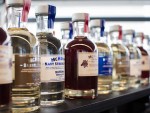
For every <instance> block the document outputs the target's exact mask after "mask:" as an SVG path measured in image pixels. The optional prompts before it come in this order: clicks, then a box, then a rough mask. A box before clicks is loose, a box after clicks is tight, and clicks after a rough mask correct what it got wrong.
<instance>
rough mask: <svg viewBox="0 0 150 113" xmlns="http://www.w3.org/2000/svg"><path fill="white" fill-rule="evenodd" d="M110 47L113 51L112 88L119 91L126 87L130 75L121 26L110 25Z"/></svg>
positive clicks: (127, 54) (127, 52) (127, 53)
mask: <svg viewBox="0 0 150 113" xmlns="http://www.w3.org/2000/svg"><path fill="white" fill-rule="evenodd" d="M110 38H111V41H112V44H111V48H112V51H113V72H112V73H113V74H112V78H113V82H112V90H113V91H121V90H126V89H128V83H129V82H128V80H129V75H130V62H129V51H128V49H127V48H126V47H125V46H124V45H123V44H122V26H120V25H114V26H111V27H110Z"/></svg>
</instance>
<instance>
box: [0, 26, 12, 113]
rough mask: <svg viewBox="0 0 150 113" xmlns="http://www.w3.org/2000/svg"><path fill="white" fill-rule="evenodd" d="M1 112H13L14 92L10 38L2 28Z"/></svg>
mask: <svg viewBox="0 0 150 113" xmlns="http://www.w3.org/2000/svg"><path fill="white" fill-rule="evenodd" d="M0 36H1V38H0V56H1V57H0V112H6V111H9V110H11V109H10V108H11V90H12V75H11V73H12V72H11V71H12V68H11V67H12V65H11V63H12V62H11V56H12V47H11V46H10V44H9V43H10V42H9V40H10V37H9V36H8V35H7V33H6V32H5V31H4V30H3V28H2V27H0Z"/></svg>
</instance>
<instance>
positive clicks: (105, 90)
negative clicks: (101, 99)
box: [98, 84, 112, 94]
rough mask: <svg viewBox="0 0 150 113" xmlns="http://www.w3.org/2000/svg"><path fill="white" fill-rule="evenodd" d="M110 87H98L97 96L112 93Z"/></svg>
mask: <svg viewBox="0 0 150 113" xmlns="http://www.w3.org/2000/svg"><path fill="white" fill-rule="evenodd" d="M111 89H112V88H111V85H110V84H109V85H99V86H98V94H109V93H111V92H112V90H111Z"/></svg>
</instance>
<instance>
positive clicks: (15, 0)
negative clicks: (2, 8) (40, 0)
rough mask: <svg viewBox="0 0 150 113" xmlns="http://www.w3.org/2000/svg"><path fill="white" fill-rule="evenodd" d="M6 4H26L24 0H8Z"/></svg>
mask: <svg viewBox="0 0 150 113" xmlns="http://www.w3.org/2000/svg"><path fill="white" fill-rule="evenodd" d="M6 4H7V5H8V6H9V5H12V4H21V5H23V4H24V0H6Z"/></svg>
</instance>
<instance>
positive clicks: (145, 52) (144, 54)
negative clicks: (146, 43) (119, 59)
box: [138, 47, 149, 56]
mask: <svg viewBox="0 0 150 113" xmlns="http://www.w3.org/2000/svg"><path fill="white" fill-rule="evenodd" d="M138 48H139V50H140V51H141V54H142V55H143V56H148V55H149V54H148V52H147V51H146V50H145V49H144V48H143V47H138Z"/></svg>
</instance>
